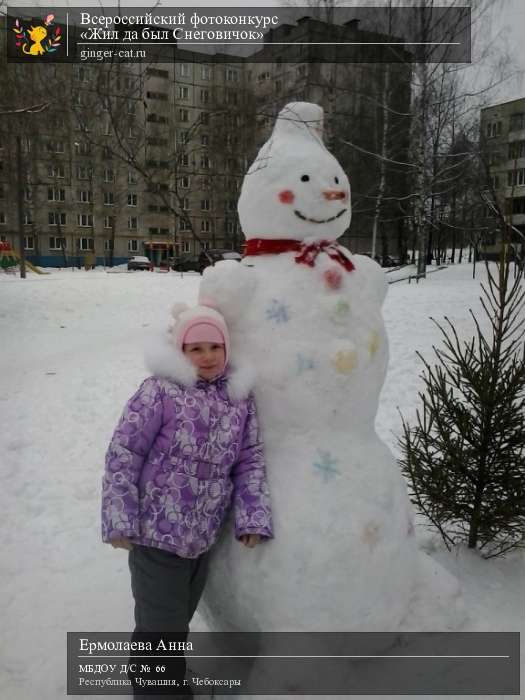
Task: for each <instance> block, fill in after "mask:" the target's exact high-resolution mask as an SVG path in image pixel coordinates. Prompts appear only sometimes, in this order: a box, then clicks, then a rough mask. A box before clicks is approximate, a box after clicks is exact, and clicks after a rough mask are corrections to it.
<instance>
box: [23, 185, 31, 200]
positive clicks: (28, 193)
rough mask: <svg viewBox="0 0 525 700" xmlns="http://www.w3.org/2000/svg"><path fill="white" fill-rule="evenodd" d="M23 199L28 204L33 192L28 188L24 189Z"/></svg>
mask: <svg viewBox="0 0 525 700" xmlns="http://www.w3.org/2000/svg"><path fill="white" fill-rule="evenodd" d="M24 199H25V200H26V202H30V201H31V200H32V199H33V191H32V189H31V188H30V187H26V188H25V189H24Z"/></svg>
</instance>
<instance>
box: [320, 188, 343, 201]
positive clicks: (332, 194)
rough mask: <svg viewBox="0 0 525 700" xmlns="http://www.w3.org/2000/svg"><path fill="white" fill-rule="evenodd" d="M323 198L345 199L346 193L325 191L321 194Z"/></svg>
mask: <svg viewBox="0 0 525 700" xmlns="http://www.w3.org/2000/svg"><path fill="white" fill-rule="evenodd" d="M323 197H324V198H325V199H328V200H332V199H346V192H344V191H343V190H325V191H324V192H323Z"/></svg>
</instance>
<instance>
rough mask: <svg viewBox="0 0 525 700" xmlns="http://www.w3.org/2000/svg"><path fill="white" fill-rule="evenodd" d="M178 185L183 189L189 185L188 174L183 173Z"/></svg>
mask: <svg viewBox="0 0 525 700" xmlns="http://www.w3.org/2000/svg"><path fill="white" fill-rule="evenodd" d="M180 186H181V187H182V188H183V189H185V190H186V189H188V188H189V187H190V178H189V177H188V175H183V176H182V177H181V179H180Z"/></svg>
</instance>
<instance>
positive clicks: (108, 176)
mask: <svg viewBox="0 0 525 700" xmlns="http://www.w3.org/2000/svg"><path fill="white" fill-rule="evenodd" d="M104 182H115V173H114V172H113V170H111V168H106V169H105V170H104Z"/></svg>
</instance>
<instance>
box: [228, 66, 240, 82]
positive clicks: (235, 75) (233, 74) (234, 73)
mask: <svg viewBox="0 0 525 700" xmlns="http://www.w3.org/2000/svg"><path fill="white" fill-rule="evenodd" d="M226 80H239V71H238V70H236V69H235V68H227V69H226Z"/></svg>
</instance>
